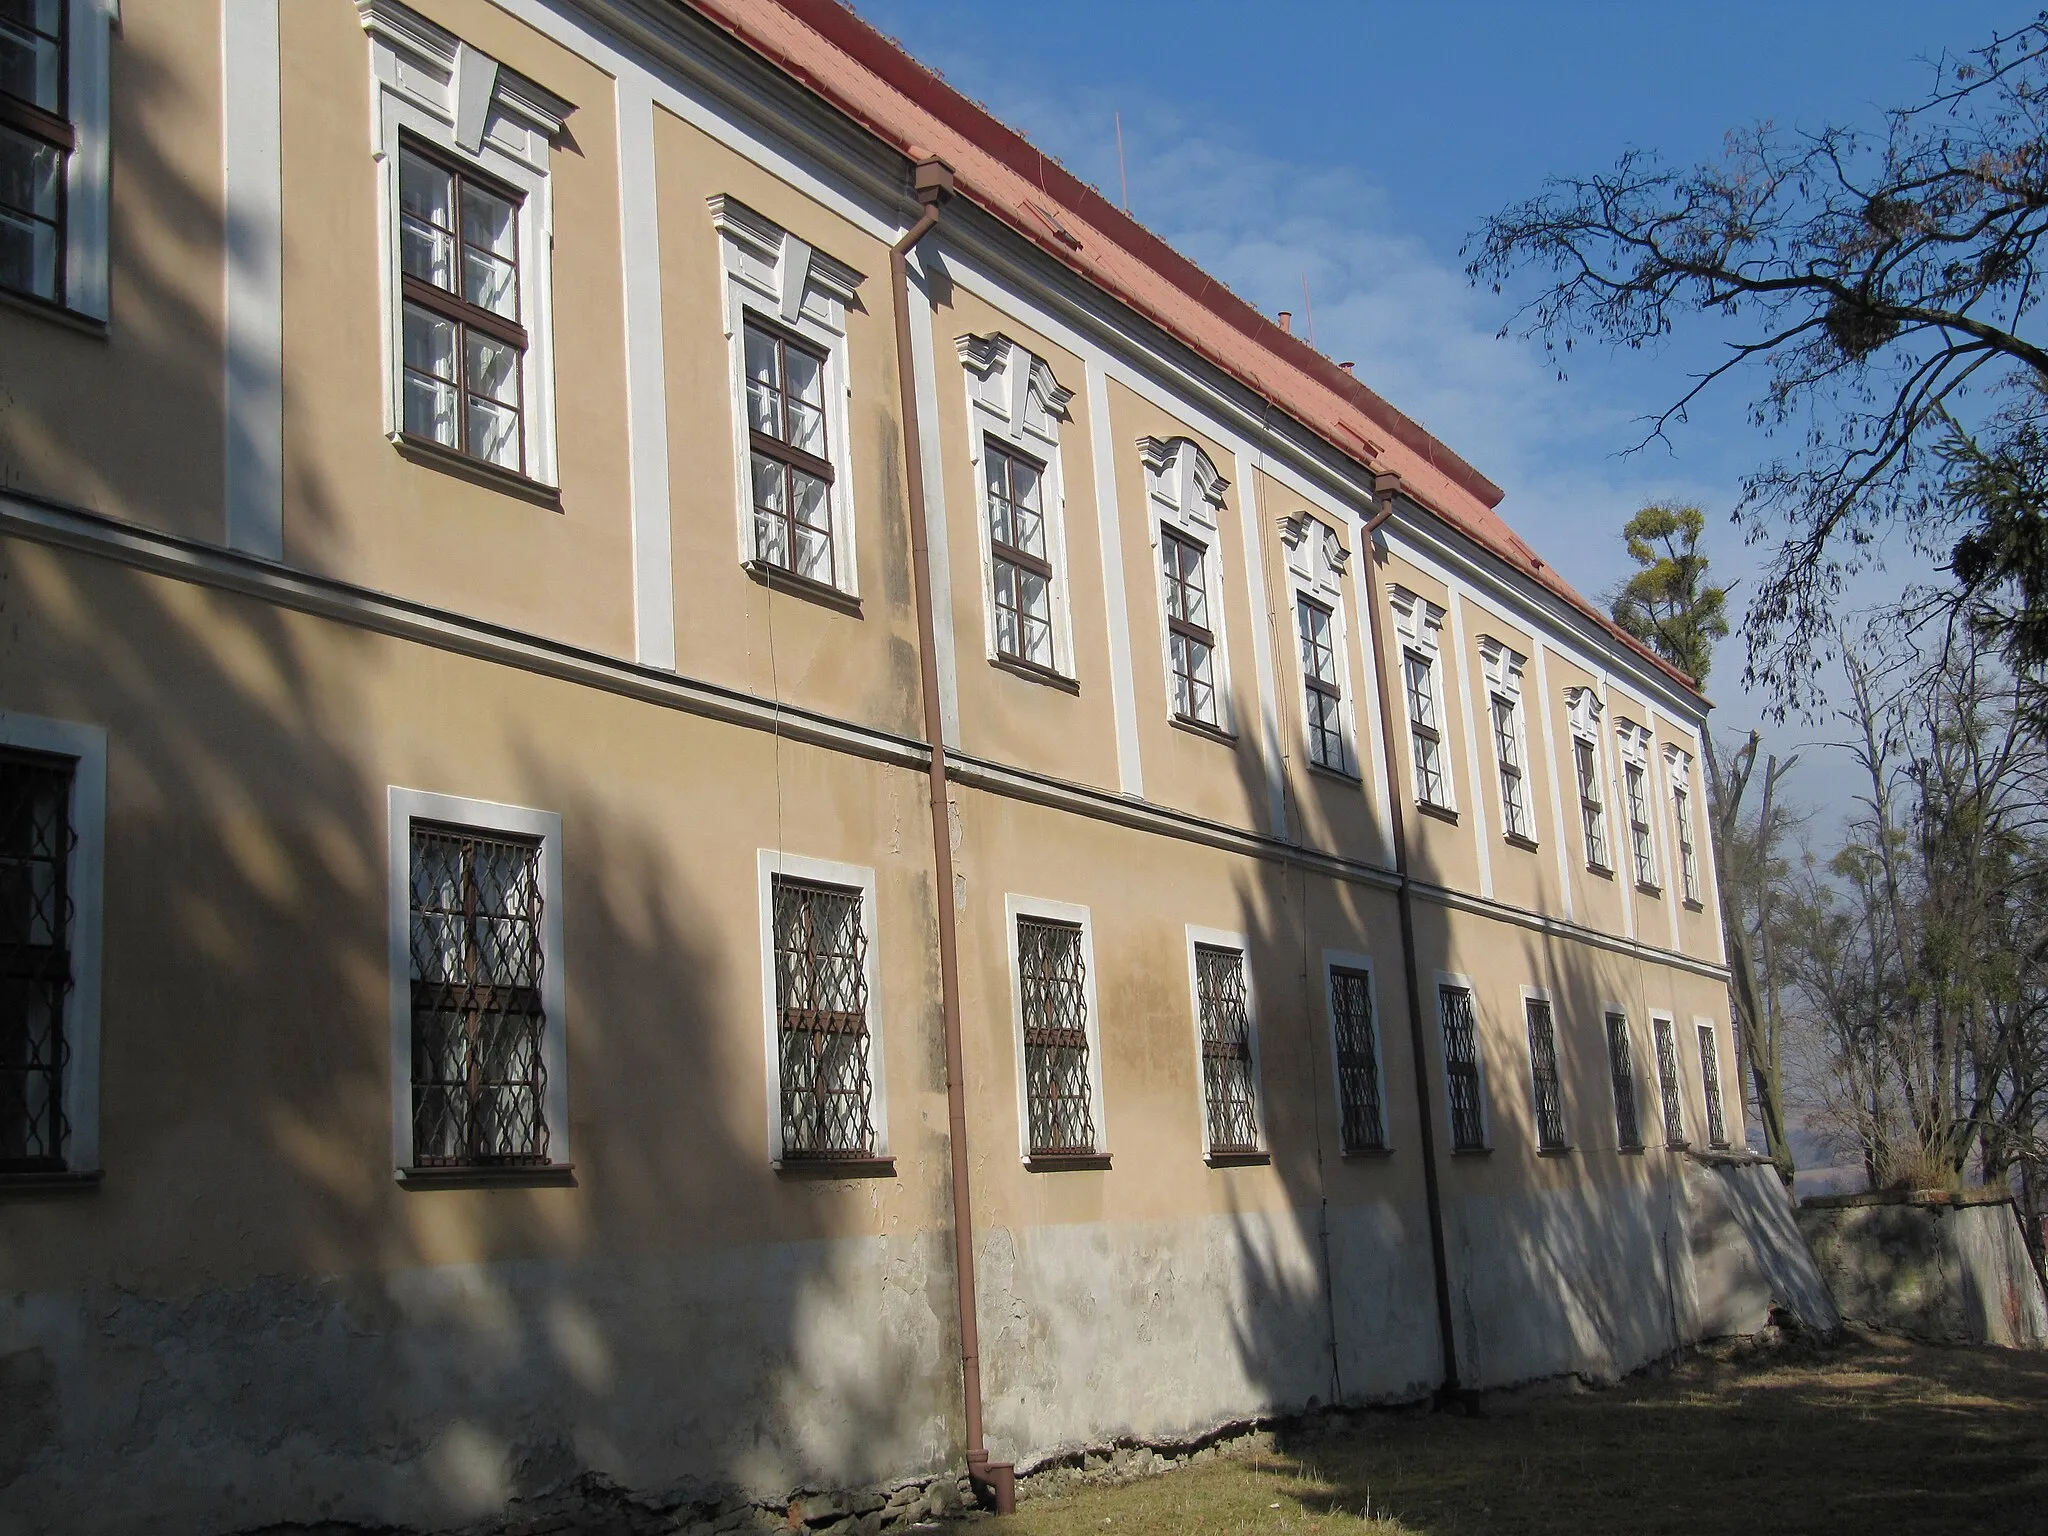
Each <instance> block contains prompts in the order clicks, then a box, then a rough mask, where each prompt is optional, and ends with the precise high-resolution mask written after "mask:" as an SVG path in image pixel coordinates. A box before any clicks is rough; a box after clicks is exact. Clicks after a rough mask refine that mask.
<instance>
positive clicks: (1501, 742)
mask: <svg viewBox="0 0 2048 1536" xmlns="http://www.w3.org/2000/svg"><path fill="white" fill-rule="evenodd" d="M1515 724H1516V723H1515V701H1514V700H1513V699H1509V698H1504V697H1502V696H1501V695H1500V694H1497V693H1496V694H1495V695H1494V696H1493V751H1494V756H1495V757H1496V758H1498V759H1499V760H1500V817H1501V826H1502V828H1503V829H1504V830H1505V831H1506V833H1507V835H1508V836H1509V837H1519V838H1523V839H1525V840H1526V839H1527V838H1528V836H1529V805H1528V800H1527V797H1526V794H1525V791H1524V789H1523V786H1522V737H1521V732H1520V731H1518V730H1517V729H1516V728H1515Z"/></svg>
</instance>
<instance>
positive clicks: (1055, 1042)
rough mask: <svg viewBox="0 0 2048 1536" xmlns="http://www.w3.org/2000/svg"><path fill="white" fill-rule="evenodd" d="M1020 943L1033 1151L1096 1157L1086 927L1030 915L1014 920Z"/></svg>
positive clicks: (1029, 1134) (1028, 1138) (1027, 1109)
mask: <svg viewBox="0 0 2048 1536" xmlns="http://www.w3.org/2000/svg"><path fill="white" fill-rule="evenodd" d="M1016 941H1017V1000H1018V1011H1019V1014H1020V1015H1021V1025H1022V1029H1023V1052H1024V1105H1025V1116H1026V1125H1025V1132H1026V1150H1027V1155H1029V1156H1031V1157H1061V1156H1065V1157H1088V1156H1093V1155H1094V1154H1095V1153H1096V1152H1097V1151H1098V1150H1099V1148H1098V1145H1097V1139H1096V1124H1095V1099H1096V1077H1095V1072H1094V1063H1093V1059H1092V1058H1093V1054H1094V1053H1093V1052H1092V1050H1091V1049H1090V1045H1091V1039H1090V1036H1091V1020H1090V1017H1089V1006H1088V1003H1089V993H1090V986H1089V977H1088V957H1087V944H1086V929H1085V927H1084V925H1083V923H1081V922H1073V921H1066V920H1063V919H1054V918H1050V917H1045V916H1040V915H1037V913H1036V912H1033V913H1024V914H1019V915H1018V916H1017V918H1016Z"/></svg>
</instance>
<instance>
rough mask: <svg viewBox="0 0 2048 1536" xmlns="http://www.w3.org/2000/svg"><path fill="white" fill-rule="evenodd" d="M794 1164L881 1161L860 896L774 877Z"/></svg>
mask: <svg viewBox="0 0 2048 1536" xmlns="http://www.w3.org/2000/svg"><path fill="white" fill-rule="evenodd" d="M773 899H774V908H775V1006H776V1011H777V1015H778V1023H779V1028H778V1033H779V1036H780V1047H781V1055H782V1063H781V1071H782V1075H781V1082H782V1156H783V1159H784V1160H785V1161H790V1162H794V1161H799V1160H812V1159H832V1158H858V1157H872V1156H873V1155H874V1150H875V1131H874V1118H873V1116H874V1083H873V1081H872V1079H871V1078H870V1077H869V1073H868V939H867V930H866V928H865V927H864V926H863V924H862V922H861V909H860V904H861V893H860V892H859V891H857V890H848V889H844V888H841V887H838V886H830V885H813V884H811V883H810V882H809V881H805V880H786V879H784V878H783V877H782V876H780V875H777V876H775V877H774V891H773Z"/></svg>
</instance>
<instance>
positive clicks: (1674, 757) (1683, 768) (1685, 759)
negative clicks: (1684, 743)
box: [1664, 742, 1692, 787]
mask: <svg viewBox="0 0 2048 1536" xmlns="http://www.w3.org/2000/svg"><path fill="white" fill-rule="evenodd" d="M1664 766H1665V768H1666V769H1667V770H1668V771H1669V772H1670V774H1671V777H1672V780H1673V781H1674V782H1675V783H1677V784H1679V785H1680V786H1681V787H1682V786H1684V785H1687V784H1690V783H1691V782H1692V754H1691V753H1690V752H1688V751H1686V750H1685V749H1684V748H1683V747H1675V746H1672V745H1671V744H1670V743H1668V742H1667V743H1666V744H1665V747H1664Z"/></svg>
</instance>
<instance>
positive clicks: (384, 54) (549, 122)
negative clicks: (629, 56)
mask: <svg viewBox="0 0 2048 1536" xmlns="http://www.w3.org/2000/svg"><path fill="white" fill-rule="evenodd" d="M356 14H357V15H358V16H359V17H360V18H361V19H362V23H363V30H364V31H365V32H367V33H369V34H370V43H371V68H372V69H373V71H374V72H375V74H376V77H377V79H378V81H379V83H381V84H382V85H383V87H384V88H385V89H386V90H388V91H390V92H392V93H393V94H394V95H396V96H399V97H401V98H402V99H404V100H406V101H408V102H410V103H412V104H413V105H414V106H415V107H417V108H419V109H420V110H421V111H423V112H426V113H429V114H430V115H432V116H433V117H435V118H438V119H439V120H440V121H441V122H443V123H446V124H448V126H449V127H450V129H451V130H452V132H453V138H454V141H455V143H456V144H457V145H459V146H460V147H461V148H462V149H464V150H466V151H467V152H468V153H470V154H472V155H474V154H476V153H477V152H478V151H479V150H481V149H482V147H483V145H484V143H485V142H486V141H487V140H488V141H489V142H490V143H491V144H492V145H494V146H495V147H496V148H498V149H500V150H503V151H504V152H505V153H506V154H508V155H511V156H513V157H514V158H515V159H518V160H522V161H524V162H525V163H526V164H527V165H529V166H531V167H533V168H534V169H535V170H537V171H543V172H545V171H546V170H547V164H548V148H549V146H550V145H551V144H552V143H553V142H554V139H555V135H557V134H559V133H560V132H561V131H562V124H563V123H564V122H565V121H567V119H568V116H569V114H570V113H571V112H574V111H575V110H576V109H575V107H574V106H572V105H571V104H570V103H568V102H566V101H564V100H562V98H561V97H559V96H557V95H556V94H555V93H554V92H553V91H550V90H548V89H547V88H546V87H545V86H540V85H536V84H535V83H534V82H533V81H531V80H529V79H527V78H526V77H525V76H524V75H521V74H516V73H515V72H513V71H512V70H509V69H507V68H505V66H504V65H502V64H500V63H499V62H498V61H497V60H496V59H494V58H492V57H491V56H490V55H489V54H487V53H485V52H483V51H482V50H481V49H478V48H472V47H471V46H470V45H469V44H468V43H465V42H463V41H462V40H461V39H460V38H458V37H457V36H455V34H454V33H452V32H447V31H444V30H442V29H441V28H440V27H438V26H436V25H435V24H434V23H433V22H431V21H429V20H427V18H426V17H424V16H422V15H420V13H419V12H417V11H415V10H413V9H411V8H410V7H408V6H404V5H400V4H399V3H398V0H356Z"/></svg>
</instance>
